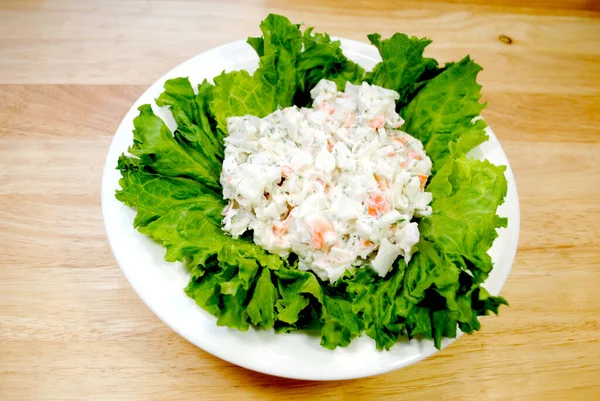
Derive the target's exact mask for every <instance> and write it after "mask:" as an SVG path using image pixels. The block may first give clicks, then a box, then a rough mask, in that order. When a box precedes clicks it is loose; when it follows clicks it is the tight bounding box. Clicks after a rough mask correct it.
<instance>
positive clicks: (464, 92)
mask: <svg viewBox="0 0 600 401" xmlns="http://www.w3.org/2000/svg"><path fill="white" fill-rule="evenodd" d="M260 28H261V31H262V33H263V36H261V37H252V38H248V44H249V45H250V46H252V48H253V49H254V50H255V51H256V54H257V57H258V69H257V70H256V71H255V72H254V73H252V74H250V73H249V72H247V71H244V70H242V71H231V72H223V73H221V74H220V75H218V76H215V77H212V81H209V80H207V79H204V80H197V79H196V78H197V77H191V80H190V78H187V77H182V78H174V79H169V80H167V81H166V82H165V84H164V91H163V92H162V93H161V94H160V96H159V97H158V98H156V104H155V105H149V104H146V105H142V106H140V107H139V111H140V113H139V115H138V116H137V117H136V118H135V119H134V121H133V123H134V130H133V145H132V146H131V147H130V148H129V153H128V154H123V155H122V156H121V157H120V158H119V162H118V166H117V168H118V169H119V170H120V173H121V176H122V177H121V180H120V182H119V184H120V186H121V188H120V189H119V190H118V191H117V193H116V197H117V199H118V200H120V201H121V202H123V203H125V204H126V205H128V206H130V207H132V208H134V209H135V210H136V216H135V219H134V220H133V225H134V227H136V228H137V229H138V231H139V232H140V233H142V234H145V235H147V236H149V237H150V238H151V239H153V240H154V241H155V242H157V243H158V244H160V245H162V246H163V247H164V248H165V250H166V253H165V259H166V260H167V261H169V262H181V263H183V264H184V265H185V267H186V268H187V270H188V271H189V275H190V281H189V284H188V285H187V287H186V288H185V293H186V294H187V295H188V296H189V297H190V298H192V299H193V300H194V301H195V302H196V303H197V304H198V306H199V307H201V308H202V309H204V310H205V311H206V312H208V313H210V314H211V315H213V316H214V317H216V324H217V325H219V326H225V327H229V328H232V329H237V330H241V331H245V330H248V329H249V328H250V327H251V326H254V327H256V328H261V329H266V330H271V329H273V330H275V332H277V333H287V332H292V331H298V330H311V331H312V332H318V333H319V334H320V338H321V345H322V346H323V347H325V348H328V349H334V348H336V347H345V346H347V345H348V344H350V343H351V342H352V340H353V339H355V338H356V337H358V336H361V335H366V336H368V337H370V338H372V339H373V340H374V341H375V346H376V347H377V349H386V350H387V349H389V348H391V347H392V346H394V344H396V343H397V342H399V341H406V340H407V339H408V340H409V339H412V338H414V337H417V336H418V337H419V338H425V339H431V340H433V342H434V344H435V346H436V347H438V348H440V347H441V344H442V339H443V338H445V337H447V338H453V337H456V335H457V330H458V329H460V330H461V331H463V332H466V333H473V332H474V331H475V330H478V329H479V328H480V322H479V319H478V317H479V316H482V315H488V314H490V312H493V313H496V314H497V313H498V309H499V307H500V306H501V305H507V302H506V300H504V299H503V298H502V297H499V296H493V295H491V294H489V293H488V292H487V291H486V289H485V288H484V286H483V284H484V282H485V280H486V279H487V277H488V276H489V274H490V272H491V271H492V268H493V263H492V259H491V257H490V256H489V254H488V250H489V249H490V247H491V246H492V244H493V242H494V240H495V239H496V237H497V236H498V233H499V230H500V229H502V228H503V227H506V225H507V224H508V222H507V219H506V218H502V217H499V216H498V215H497V214H496V210H497V208H498V206H499V205H500V204H502V203H503V202H504V198H505V196H506V192H507V181H506V178H505V176H504V171H505V167H504V166H496V165H493V164H492V163H490V162H489V161H487V160H477V159H474V158H471V157H469V156H468V155H467V154H468V153H469V152H470V151H471V150H472V149H474V148H476V147H477V146H478V145H480V144H482V143H483V142H485V141H487V139H488V137H487V134H486V131H485V128H486V124H485V122H484V121H483V120H482V119H481V118H480V114H481V111H482V110H483V108H484V107H485V104H483V103H481V102H480V99H481V94H480V90H481V86H480V85H478V84H477V82H476V77H477V74H478V72H479V71H480V70H481V67H480V66H479V65H478V64H476V63H475V62H474V61H473V60H471V59H470V58H469V57H468V56H467V57H465V58H464V59H462V60H460V61H458V62H455V63H448V64H445V65H439V64H438V63H437V61H436V60H434V59H432V58H427V57H424V55H423V54H424V51H425V48H426V47H427V45H429V43H430V41H429V40H427V39H420V38H416V37H409V36H407V35H405V34H401V33H397V34H394V35H393V36H391V37H390V38H388V39H382V38H381V36H380V35H378V34H371V35H368V39H369V41H370V42H371V43H372V44H373V46H375V48H377V50H378V51H379V54H380V55H381V61H380V62H379V63H378V64H376V65H375V66H374V67H373V68H372V69H371V70H370V71H365V70H364V69H363V67H361V66H360V65H358V64H356V63H355V62H353V61H352V60H350V59H348V58H347V57H346V56H345V55H344V53H343V51H342V48H341V44H340V42H339V41H334V40H331V38H330V37H329V36H328V35H327V34H322V33H314V32H313V30H312V28H308V29H306V30H304V31H302V30H301V29H300V26H299V25H295V24H292V23H291V22H290V21H289V20H288V19H287V18H285V17H283V16H280V15H273V14H271V15H269V16H268V17H267V18H266V19H265V20H264V21H262V23H261V25H260ZM194 81H195V82H197V83H198V82H199V84H197V85H194V86H193V85H192V82H194ZM159 108H162V110H161V112H160V113H159V114H161V113H170V114H171V115H172V117H173V118H172V119H171V118H169V119H168V121H170V122H169V125H167V123H165V122H164V121H163V120H162V119H161V118H160V117H159V116H158V115H157V114H155V112H156V111H157V110H159ZM173 122H174V124H172V123H173Z"/></svg>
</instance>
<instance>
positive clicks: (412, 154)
mask: <svg viewBox="0 0 600 401" xmlns="http://www.w3.org/2000/svg"><path fill="white" fill-rule="evenodd" d="M408 157H409V158H410V159H413V160H421V155H420V154H418V153H417V152H413V151H410V152H408Z"/></svg>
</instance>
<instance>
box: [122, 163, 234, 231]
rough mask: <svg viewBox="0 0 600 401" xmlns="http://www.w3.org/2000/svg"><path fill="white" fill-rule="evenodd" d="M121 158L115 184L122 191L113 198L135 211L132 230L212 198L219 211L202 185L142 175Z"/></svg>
mask: <svg viewBox="0 0 600 401" xmlns="http://www.w3.org/2000/svg"><path fill="white" fill-rule="evenodd" d="M121 159H122V161H121V176H122V177H121V179H120V181H119V185H120V186H121V188H122V189H120V190H119V191H117V193H116V198H117V199H118V200H119V201H121V202H123V203H124V204H126V205H127V206H130V207H133V208H137V211H138V212H137V214H136V216H135V219H134V221H133V226H134V227H136V228H137V227H140V226H145V225H147V224H148V223H150V222H152V221H154V220H156V219H158V218H159V217H161V216H164V215H165V214H167V213H168V212H169V211H171V210H173V209H179V208H187V207H191V206H194V205H197V204H199V203H200V204H202V203H203V202H204V201H205V200H206V199H211V200H212V199H215V200H216V201H217V202H215V203H216V204H218V207H220V208H221V210H222V205H223V202H222V201H220V200H219V198H218V197H216V196H215V195H214V192H212V191H211V190H209V189H207V187H206V186H205V185H203V184H201V183H199V182H197V181H194V180H192V179H189V178H181V177H164V176H159V175H156V174H149V173H145V172H143V171H140V170H139V169H138V168H137V167H136V166H135V165H133V164H132V159H129V158H127V157H125V156H122V157H121ZM209 206H210V205H209ZM208 215H209V216H210V217H212V222H213V223H214V224H217V225H220V223H221V221H220V220H221V219H220V218H219V217H220V216H219V215H218V214H217V215H216V216H214V215H212V214H208ZM215 217H216V219H215Z"/></svg>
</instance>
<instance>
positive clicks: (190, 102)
mask: <svg viewBox="0 0 600 401" xmlns="http://www.w3.org/2000/svg"><path fill="white" fill-rule="evenodd" d="M213 89H214V87H213V85H211V84H209V83H208V81H207V80H204V82H202V83H201V84H200V85H198V93H197V94H195V93H194V90H193V88H192V85H191V84H190V81H189V79H188V78H174V79H169V80H168V81H166V82H165V91H164V92H163V93H161V94H160V96H159V97H158V98H156V104H157V105H158V106H161V107H168V108H169V109H170V110H171V113H172V114H173V118H174V119H175V122H176V123H177V130H176V131H175V135H176V136H178V135H179V134H180V135H181V137H182V138H183V139H184V140H185V141H187V142H188V143H189V144H191V145H192V146H193V147H194V149H195V150H197V151H198V152H199V153H200V154H201V155H202V158H201V160H202V161H207V162H208V164H209V166H210V168H211V169H212V170H213V171H214V174H215V175H219V174H220V172H221V165H222V163H223V138H222V136H221V135H215V132H214V126H215V124H216V122H215V121H214V119H213V117H212V116H211V114H210V110H209V107H208V105H209V103H210V101H211V100H212V95H213Z"/></svg>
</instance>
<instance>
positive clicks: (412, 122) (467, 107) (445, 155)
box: [400, 57, 488, 169]
mask: <svg viewBox="0 0 600 401" xmlns="http://www.w3.org/2000/svg"><path fill="white" fill-rule="evenodd" d="M479 71H481V67H480V66H479V65H478V64H476V63H475V62H473V61H472V60H471V59H470V58H469V57H465V58H464V59H463V60H461V61H460V62H458V63H455V64H452V65H450V66H449V67H448V68H447V69H445V71H443V72H442V73H440V74H439V75H437V76H436V77H435V78H433V79H431V80H430V81H429V82H428V83H427V84H426V85H425V86H424V87H423V88H422V89H421V90H420V91H419V93H418V94H417V95H416V96H415V97H414V99H413V100H412V101H411V102H410V103H409V104H408V105H407V106H406V107H404V109H402V110H401V112H400V115H401V116H402V117H403V118H404V120H405V123H404V126H403V127H402V129H403V130H404V131H406V132H408V133H410V134H411V135H413V136H414V137H416V138H418V139H419V140H420V141H421V142H423V145H424V146H425V151H426V152H427V155H428V156H429V157H430V158H431V160H432V162H433V165H434V169H438V168H440V167H441V166H443V165H444V163H446V161H447V160H448V159H449V158H452V157H458V156H460V155H461V154H466V153H467V152H468V151H469V150H471V149H473V148H474V147H475V146H477V145H479V144H481V143H483V142H485V141H486V140H487V139H488V136H487V134H486V133H485V130H484V129H485V127H486V124H485V122H484V121H483V120H477V121H474V119H476V118H477V117H479V115H480V114H481V111H482V110H483V109H484V108H485V104H482V103H479V100H480V99H481V94H480V90H481V86H480V85H479V84H477V81H476V78H477V74H478V73H479Z"/></svg>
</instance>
